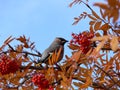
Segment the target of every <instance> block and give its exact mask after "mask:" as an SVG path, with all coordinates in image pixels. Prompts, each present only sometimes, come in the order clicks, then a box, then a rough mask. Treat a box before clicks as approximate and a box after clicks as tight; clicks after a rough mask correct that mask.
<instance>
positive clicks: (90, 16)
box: [88, 14, 97, 21]
mask: <svg viewBox="0 0 120 90" xmlns="http://www.w3.org/2000/svg"><path fill="white" fill-rule="evenodd" d="M88 17H89V18H90V19H92V20H95V21H96V20H97V19H96V18H95V17H94V16H92V15H90V14H88Z"/></svg>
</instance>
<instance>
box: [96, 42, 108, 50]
mask: <svg viewBox="0 0 120 90" xmlns="http://www.w3.org/2000/svg"><path fill="white" fill-rule="evenodd" d="M105 42H106V41H105V40H103V41H102V42H100V43H99V45H98V46H97V47H96V51H97V52H99V51H100V49H101V48H102V47H103V46H104V44H105Z"/></svg>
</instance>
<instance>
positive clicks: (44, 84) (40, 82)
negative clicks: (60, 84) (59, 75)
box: [32, 73, 53, 90]
mask: <svg viewBox="0 0 120 90" xmlns="http://www.w3.org/2000/svg"><path fill="white" fill-rule="evenodd" d="M32 82H33V83H34V84H35V85H36V86H38V87H39V90H44V89H48V90H53V88H52V86H51V85H49V81H48V80H47V79H46V78H45V76H44V74H42V73H39V74H35V75H34V76H33V77H32Z"/></svg>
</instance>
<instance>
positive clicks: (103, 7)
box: [94, 3, 108, 9]
mask: <svg viewBox="0 0 120 90" xmlns="http://www.w3.org/2000/svg"><path fill="white" fill-rule="evenodd" d="M94 6H98V7H99V8H102V9H108V5H107V4H104V3H94Z"/></svg>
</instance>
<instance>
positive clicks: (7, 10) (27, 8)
mask: <svg viewBox="0 0 120 90" xmlns="http://www.w3.org/2000/svg"><path fill="white" fill-rule="evenodd" d="M91 1H92V0H91ZM93 1H95V0H93ZM70 2H72V0H47V1H46V0H0V38H1V39H0V44H2V42H3V41H4V40H5V39H6V38H7V37H9V36H10V35H12V36H13V37H18V36H20V35H23V34H24V35H26V36H27V37H30V38H31V40H32V41H34V42H35V43H36V47H37V48H38V50H40V51H41V52H43V50H44V49H45V48H46V47H48V46H49V44H50V43H51V42H52V41H53V39H54V38H55V37H58V36H60V37H64V38H66V39H68V40H70V39H71V33H72V32H81V31H82V30H87V29H88V27H89V26H88V25H86V23H87V24H88V21H86V20H85V21H84V20H83V21H82V22H80V23H79V24H78V25H76V26H72V23H73V18H74V17H75V16H78V15H79V14H80V13H82V12H83V11H86V12H89V9H88V8H87V7H86V6H84V5H75V6H73V7H72V8H69V7H68V5H69V4H70Z"/></svg>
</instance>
